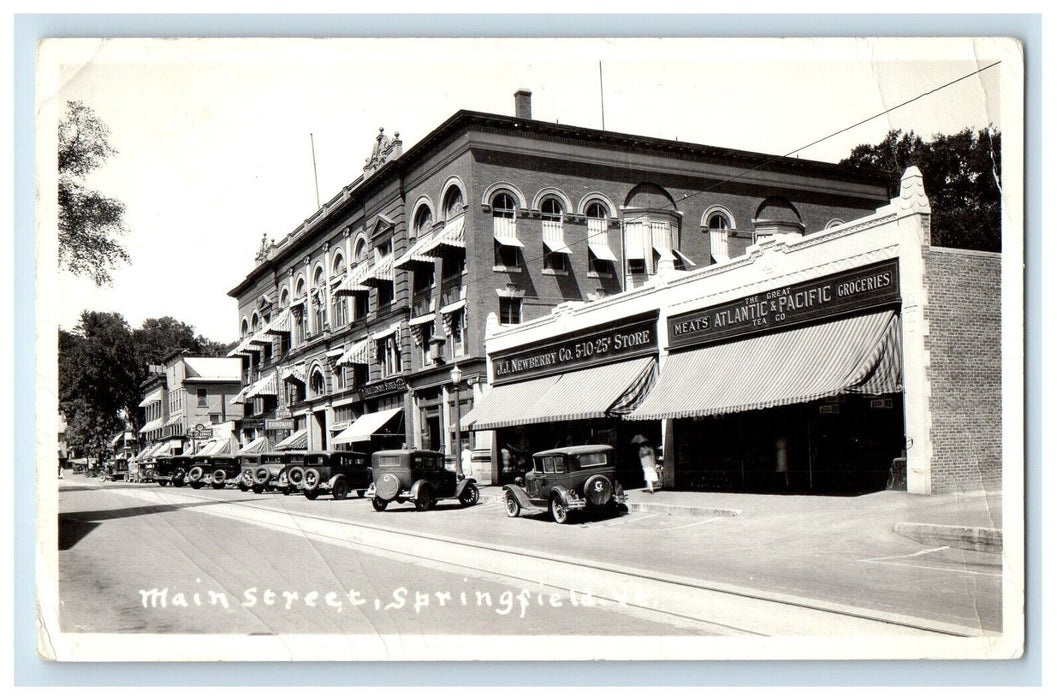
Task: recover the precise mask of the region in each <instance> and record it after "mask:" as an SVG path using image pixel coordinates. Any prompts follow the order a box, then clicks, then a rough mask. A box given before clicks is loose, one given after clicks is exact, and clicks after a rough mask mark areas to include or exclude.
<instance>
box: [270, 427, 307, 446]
mask: <svg viewBox="0 0 1063 700" xmlns="http://www.w3.org/2000/svg"><path fill="white" fill-rule="evenodd" d="M273 449H275V450H305V449H306V428H303V429H302V430H297V431H295V432H294V433H292V434H291V435H289V436H288V437H286V438H284V439H283V440H281V441H280V442H278V443H277V444H276V445H274V447H273Z"/></svg>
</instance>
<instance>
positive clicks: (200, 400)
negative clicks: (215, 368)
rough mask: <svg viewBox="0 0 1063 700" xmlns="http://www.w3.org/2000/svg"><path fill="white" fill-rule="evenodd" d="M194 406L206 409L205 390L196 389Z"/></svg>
mask: <svg viewBox="0 0 1063 700" xmlns="http://www.w3.org/2000/svg"><path fill="white" fill-rule="evenodd" d="M196 406H197V407H198V408H206V407H207V390H206V389H196Z"/></svg>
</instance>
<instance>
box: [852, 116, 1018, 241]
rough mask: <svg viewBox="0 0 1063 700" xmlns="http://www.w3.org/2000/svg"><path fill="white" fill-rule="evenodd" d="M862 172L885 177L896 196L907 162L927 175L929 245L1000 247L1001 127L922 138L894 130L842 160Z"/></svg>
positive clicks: (924, 182)
mask: <svg viewBox="0 0 1063 700" xmlns="http://www.w3.org/2000/svg"><path fill="white" fill-rule="evenodd" d="M841 164H842V165H847V166H849V167H851V168H853V169H854V170H856V171H858V172H862V173H868V174H876V175H884V176H885V177H886V178H887V179H888V181H889V182H890V187H891V189H892V190H893V191H892V195H893V196H896V195H897V190H898V189H899V187H900V180H901V175H902V174H903V173H904V170H905V168H907V167H908V166H909V165H915V166H917V167H918V168H919V170H920V171H921V172H922V173H923V185H924V187H925V188H926V193H927V197H928V198H929V199H930V209H931V212H932V213H931V216H932V220H931V234H930V235H931V243H932V244H933V245H939V246H947V247H950V248H970V249H974V250H990V251H999V250H1000V192H1001V182H1000V131H999V130H998V129H995V128H987V129H982V130H981V131H978V132H975V131H973V130H972V129H964V130H963V131H961V132H959V133H956V134H951V135H943V134H937V135H935V136H934V138H933V139H932V140H931V141H924V140H923V139H922V138H920V137H919V136H917V135H916V134H915V133H914V132H911V131H909V132H908V133H903V134H902V133H901V131H900V130H896V129H895V130H893V131H890V132H889V133H888V134H887V135H886V138H885V139H883V140H882V142H881V143H879V144H876V145H866V144H865V145H861V146H857V147H856V148H854V149H853V150H852V152H851V153H850V154H849V157H848V158H846V159H845V160H843V161H841Z"/></svg>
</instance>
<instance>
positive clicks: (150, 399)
mask: <svg viewBox="0 0 1063 700" xmlns="http://www.w3.org/2000/svg"><path fill="white" fill-rule="evenodd" d="M164 394H165V391H164V390H163V388H162V387H159V388H158V389H152V391H151V393H149V394H148V395H147V396H145V397H144V400H143V401H141V402H140V403H139V404H137V405H138V406H140V408H146V407H148V406H150V405H151V404H153V403H161V402H162V399H163V395H164Z"/></svg>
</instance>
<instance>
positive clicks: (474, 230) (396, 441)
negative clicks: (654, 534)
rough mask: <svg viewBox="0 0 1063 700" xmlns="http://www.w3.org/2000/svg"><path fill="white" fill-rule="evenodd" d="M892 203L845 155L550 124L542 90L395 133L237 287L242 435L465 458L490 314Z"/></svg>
mask: <svg viewBox="0 0 1063 700" xmlns="http://www.w3.org/2000/svg"><path fill="white" fill-rule="evenodd" d="M887 201H888V192H887V188H886V185H885V183H883V182H877V181H868V180H867V179H866V178H863V177H860V176H856V175H854V174H853V173H851V172H850V171H847V170H846V169H844V168H841V167H839V166H837V165H833V164H828V163H819V162H814V161H807V160H797V159H791V158H780V157H775V156H769V155H764V154H757V153H749V152H743V151H735V150H729V149H724V148H716V147H710V146H702V145H697V144H691V143H683V142H678V141H667V140H662V139H654V138H647V137H641V136H632V135H626V134H618V133H612V132H606V131H598V130H593V129H585V128H580V127H573V126H566V125H560V124H553V123H547V122H541V121H535V120H533V119H532V118H531V96H530V93H527V92H526V91H519V92H518V93H517V94H516V117H510V116H503V115H494V114H482V113H475V112H467V111H461V112H458V113H457V114H455V115H454V116H453V117H451V118H450V119H448V120H447V121H446V122H444V123H443V124H441V125H440V126H439V127H438V128H436V129H435V130H434V131H433V132H431V133H430V134H429V135H428V136H426V137H425V138H424V139H422V140H421V141H420V142H419V143H417V144H416V145H414V146H413V147H412V148H410V149H408V150H407V151H405V152H403V149H402V143H401V141H400V140H399V138H398V135H397V134H396V136H395V138H394V139H389V138H388V137H387V136H385V135H384V133H383V129H381V133H380V134H379V135H378V136H377V140H376V142H375V145H374V149H373V152H372V155H371V157H370V158H369V159H368V161H367V163H366V165H365V168H364V169H363V172H362V174H361V176H360V177H359V178H358V179H356V180H355V181H354V182H352V183H351V184H350V185H349V186H347V187H345V188H343V190H342V191H341V192H340V193H338V194H337V195H336V196H335V197H333V198H332V200H331V201H329V202H328V203H326V204H325V205H324V206H323V207H321V208H320V209H319V210H318V211H316V212H314V213H313V214H312V215H311V216H310V217H309V218H308V219H306V220H305V221H304V222H302V223H301V224H300V225H299V226H298V227H297V228H296V229H295V230H294V231H291V233H289V234H288V235H286V236H284V237H283V239H281V240H279V241H277V242H275V243H272V242H267V241H266V238H265V237H263V245H262V249H261V250H260V251H259V254H258V256H257V258H256V260H255V265H254V268H253V269H252V270H251V271H250V273H248V274H247V275H246V276H245V278H244V279H243V281H242V282H240V283H239V284H238V285H236V286H235V287H234V288H233V289H232V290H231V291H230V295H231V296H233V297H234V298H236V299H237V301H238V319H239V321H238V323H239V326H240V333H241V338H242V340H241V342H240V344H239V345H238V346H237V347H236V348H235V349H234V350H233V351H232V352H231V356H233V357H240V358H242V359H243V362H244V365H243V380H244V384H245V388H244V391H243V392H242V393H241V395H240V396H239V397H238V400H240V401H243V402H245V406H246V414H247V418H246V419H245V420H244V422H243V429H242V433H241V441H242V442H243V443H245V444H247V443H249V442H251V441H253V440H256V439H259V440H263V439H264V440H268V442H269V443H270V444H271V445H272V446H277V445H281V446H288V447H303V446H305V447H309V448H312V449H320V448H337V447H340V446H346V447H350V448H354V449H367V448H368V449H373V448H380V447H383V446H398V445H401V444H407V445H410V446H417V447H425V448H430V449H442V450H444V451H446V452H447V454H448V455H454V454H455V453H456V452H457V448H458V436H459V434H460V432H459V431H458V430H457V429H456V423H457V421H455V417H454V414H455V406H458V411H459V412H460V414H462V415H464V414H465V413H466V412H467V411H469V410H470V409H471V408H472V407H473V406H474V405H475V404H476V403H478V402H479V400H480V397H481V395H482V391H483V388H484V385H485V381H486V378H487V368H486V364H485V352H484V337H485V335H484V334H485V328H486V323H487V319H488V316H490V315H494V316H495V317H496V318H497V319H498V321H499V322H500V323H501V324H506V325H509V324H517V323H520V322H524V321H528V320H532V319H536V318H540V317H543V316H546V315H549V314H551V313H552V310H553V309H555V308H556V307H557V306H558V305H559V304H564V303H566V302H583V301H586V300H592V299H598V298H603V297H607V296H610V295H615V294H617V293H619V292H621V291H623V290H626V289H632V288H635V287H638V286H640V285H643V284H646V283H647V282H648V281H649V280H652V279H656V278H657V276H658V274H659V273H660V271H662V270H665V271H667V270H672V269H680V270H691V269H696V268H703V267H706V266H710V265H714V264H720V263H725V262H726V261H728V260H730V259H731V258H732V257H735V256H737V255H740V254H741V253H742V252H743V251H744V250H745V249H746V247H747V246H748V245H750V244H751V243H753V240H754V237H755V236H758V235H759V236H765V235H772V234H776V233H797V234H801V233H803V232H804V231H805V230H806V229H807V230H820V229H824V228H828V227H830V226H834V225H837V224H839V223H841V222H842V221H848V220H851V219H855V218H859V217H861V216H864V215H866V214H869V213H871V212H873V211H874V210H875V208H876V207H878V206H880V205H882V204H884V203H886V202H887ZM455 370H459V371H460V378H459V374H458V372H456V371H455ZM455 380H457V381H455ZM465 437H466V438H467V437H468V436H465ZM474 441H475V443H474V447H475V448H476V449H475V453H476V454H477V456H478V457H479V458H480V459H479V460H478V462H477V464H476V465H475V468H474V474H475V475H476V476H477V477H478V478H480V479H482V480H485V481H489V480H492V479H493V478H495V477H496V476H497V469H498V464H497V462H498V447H497V445H496V444H495V442H494V436H493V434H492V433H491V432H490V431H479V432H477V433H475V436H474ZM489 465H490V466H489Z"/></svg>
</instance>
